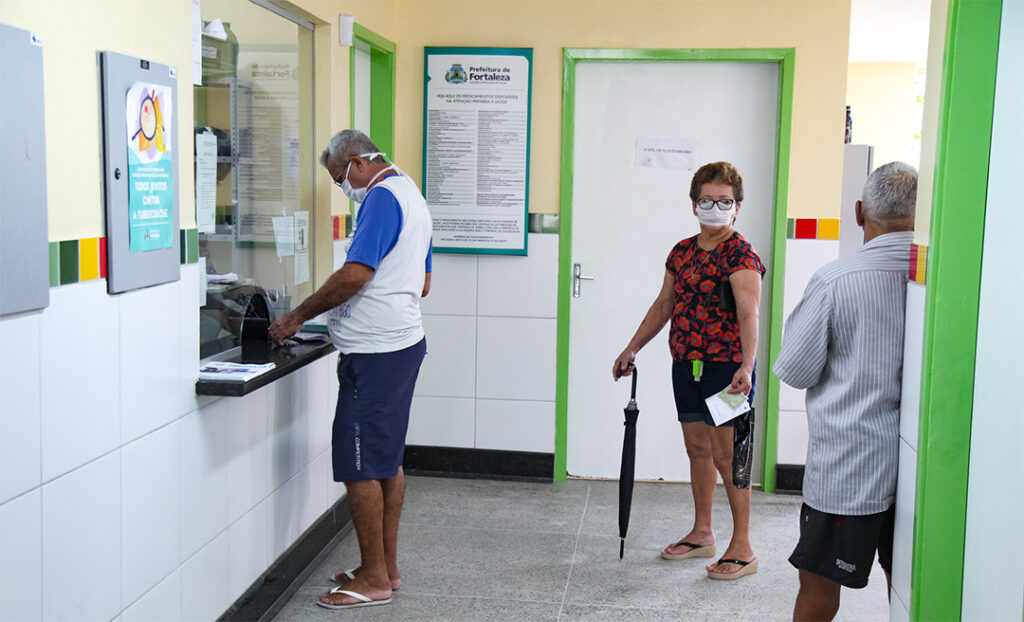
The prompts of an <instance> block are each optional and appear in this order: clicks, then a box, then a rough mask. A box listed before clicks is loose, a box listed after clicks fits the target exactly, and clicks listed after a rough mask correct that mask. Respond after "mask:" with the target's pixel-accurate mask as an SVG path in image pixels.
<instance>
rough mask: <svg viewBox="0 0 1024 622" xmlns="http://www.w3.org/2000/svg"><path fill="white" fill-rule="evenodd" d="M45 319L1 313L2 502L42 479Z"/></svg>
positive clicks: (0, 454)
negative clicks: (42, 331)
mask: <svg viewBox="0 0 1024 622" xmlns="http://www.w3.org/2000/svg"><path fill="white" fill-rule="evenodd" d="M41 318H42V313H40V312H31V313H21V314H18V315H12V316H8V317H3V318H0V343H2V344H3V347H2V348H0V503H3V502H4V501H7V500H8V499H12V498H14V497H16V496H17V495H20V494H22V493H23V492H26V491H28V490H31V489H32V488H35V487H36V486H39V484H40V477H41V470H40V466H41V460H42V458H41V453H42V446H41V439H40V426H41V419H40V417H41V414H40V405H39V402H40V399H41V397H42V391H41V386H42V383H41V376H40V370H41V361H40V334H39V330H40V328H39V327H40V323H41Z"/></svg>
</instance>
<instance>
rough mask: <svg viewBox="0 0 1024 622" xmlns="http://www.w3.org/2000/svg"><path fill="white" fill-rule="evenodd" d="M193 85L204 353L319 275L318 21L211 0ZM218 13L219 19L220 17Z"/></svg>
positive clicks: (235, 337)
mask: <svg viewBox="0 0 1024 622" xmlns="http://www.w3.org/2000/svg"><path fill="white" fill-rule="evenodd" d="M201 10H202V17H203V25H204V35H203V37H202V46H203V47H202V53H203V61H202V69H203V83H202V85H201V86H199V85H197V86H196V87H195V89H194V105H195V153H196V160H195V161H196V167H195V175H196V223H197V227H198V230H199V256H200V265H201V267H204V268H205V281H206V297H205V300H202V301H201V302H202V303H203V306H202V307H201V308H200V356H201V357H202V358H209V357H212V356H215V355H218V354H222V353H225V352H227V351H230V350H232V349H233V348H235V347H237V346H238V345H239V343H240V342H239V336H240V332H241V328H242V325H243V321H242V320H243V318H244V317H245V316H246V314H247V312H248V313H249V314H252V313H253V312H254V309H262V308H264V305H261V304H255V305H254V304H252V301H253V298H254V297H259V296H262V297H264V298H265V299H266V302H267V303H268V305H267V306H269V308H270V313H271V315H273V316H275V317H276V316H280V315H281V314H283V313H285V312H287V311H290V310H291V308H292V306H293V304H294V303H295V302H298V301H301V300H302V299H303V298H305V297H306V296H308V295H309V294H310V293H312V283H313V280H312V279H313V269H314V266H313V255H314V253H313V238H314V233H315V232H314V231H313V222H314V219H313V218H312V215H313V167H314V164H315V163H316V160H317V158H316V155H315V146H314V145H313V108H312V102H313V96H312V95H313V32H312V30H310V29H308V28H306V27H304V26H302V25H299V24H298V23H296V22H294V21H291V20H289V19H286V18H284V17H282V16H281V15H280V14H278V13H277V12H272V11H270V10H268V9H266V8H264V7H262V6H259V5H257V4H253V3H250V2H240V1H238V0H219V1H218V0H203V3H202V5H201ZM217 20H219V22H218V21H217Z"/></svg>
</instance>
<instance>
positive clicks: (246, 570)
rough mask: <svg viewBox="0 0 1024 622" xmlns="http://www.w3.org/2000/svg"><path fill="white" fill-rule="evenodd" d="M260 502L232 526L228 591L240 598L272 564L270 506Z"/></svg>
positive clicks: (229, 532)
mask: <svg viewBox="0 0 1024 622" xmlns="http://www.w3.org/2000/svg"><path fill="white" fill-rule="evenodd" d="M269 507H270V503H269V501H264V502H263V503H260V504H259V505H257V506H256V507H254V508H253V509H252V510H250V511H249V513H248V514H246V515H245V516H243V517H242V518H240V519H238V521H236V522H235V523H234V524H232V525H231V527H229V528H228V575H227V578H228V592H229V593H230V594H231V598H232V601H234V600H237V599H238V597H239V596H241V595H242V594H243V593H245V591H246V590H247V589H249V586H250V585H252V583H253V581H255V580H256V579H257V578H258V577H259V576H260V574H262V573H263V571H264V570H266V569H267V567H268V566H269V565H270V560H268V559H267V517H268V514H267V509H268V508H269Z"/></svg>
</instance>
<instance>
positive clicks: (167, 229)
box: [125, 82, 177, 253]
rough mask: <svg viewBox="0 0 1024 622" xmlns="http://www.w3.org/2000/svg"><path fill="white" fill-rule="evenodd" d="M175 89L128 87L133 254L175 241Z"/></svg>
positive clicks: (130, 214)
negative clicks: (173, 125)
mask: <svg viewBox="0 0 1024 622" xmlns="http://www.w3.org/2000/svg"><path fill="white" fill-rule="evenodd" d="M172 105H173V102H172V96H171V88H170V87H167V86H160V85H158V84H147V83H144V82H136V83H135V84H133V85H132V87H131V88H130V89H128V95H127V97H126V101H125V121H126V124H127V131H128V211H129V216H128V222H129V226H130V231H129V234H128V241H129V250H130V251H131V252H133V253H135V252H139V251H151V250H156V249H160V248H170V247H171V245H172V244H173V243H174V235H175V234H176V233H177V232H175V231H172V223H173V220H172V217H173V215H174V214H173V210H174V183H173V182H174V177H173V168H172V166H171V163H172V158H173V154H172V153H171V132H172V130H173V128H171V119H172V118H173V116H172V114H171V112H172V110H171V106H172Z"/></svg>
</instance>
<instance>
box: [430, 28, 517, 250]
mask: <svg viewBox="0 0 1024 622" xmlns="http://www.w3.org/2000/svg"><path fill="white" fill-rule="evenodd" d="M424 58H425V60H424V65H425V67H424V72H425V90H426V96H425V97H424V138H425V140H424V154H423V156H424V157H423V186H424V188H423V189H424V192H425V194H426V198H427V206H428V207H429V208H430V213H431V216H432V218H433V222H434V250H435V251H438V252H453V253H483V254H488V253H490V254H508V255H525V254H526V233H527V213H528V210H529V207H528V205H527V201H528V189H529V169H530V162H529V152H530V98H531V79H532V64H533V50H532V49H528V48H440V47H428V48H426V49H425V54H424Z"/></svg>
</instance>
